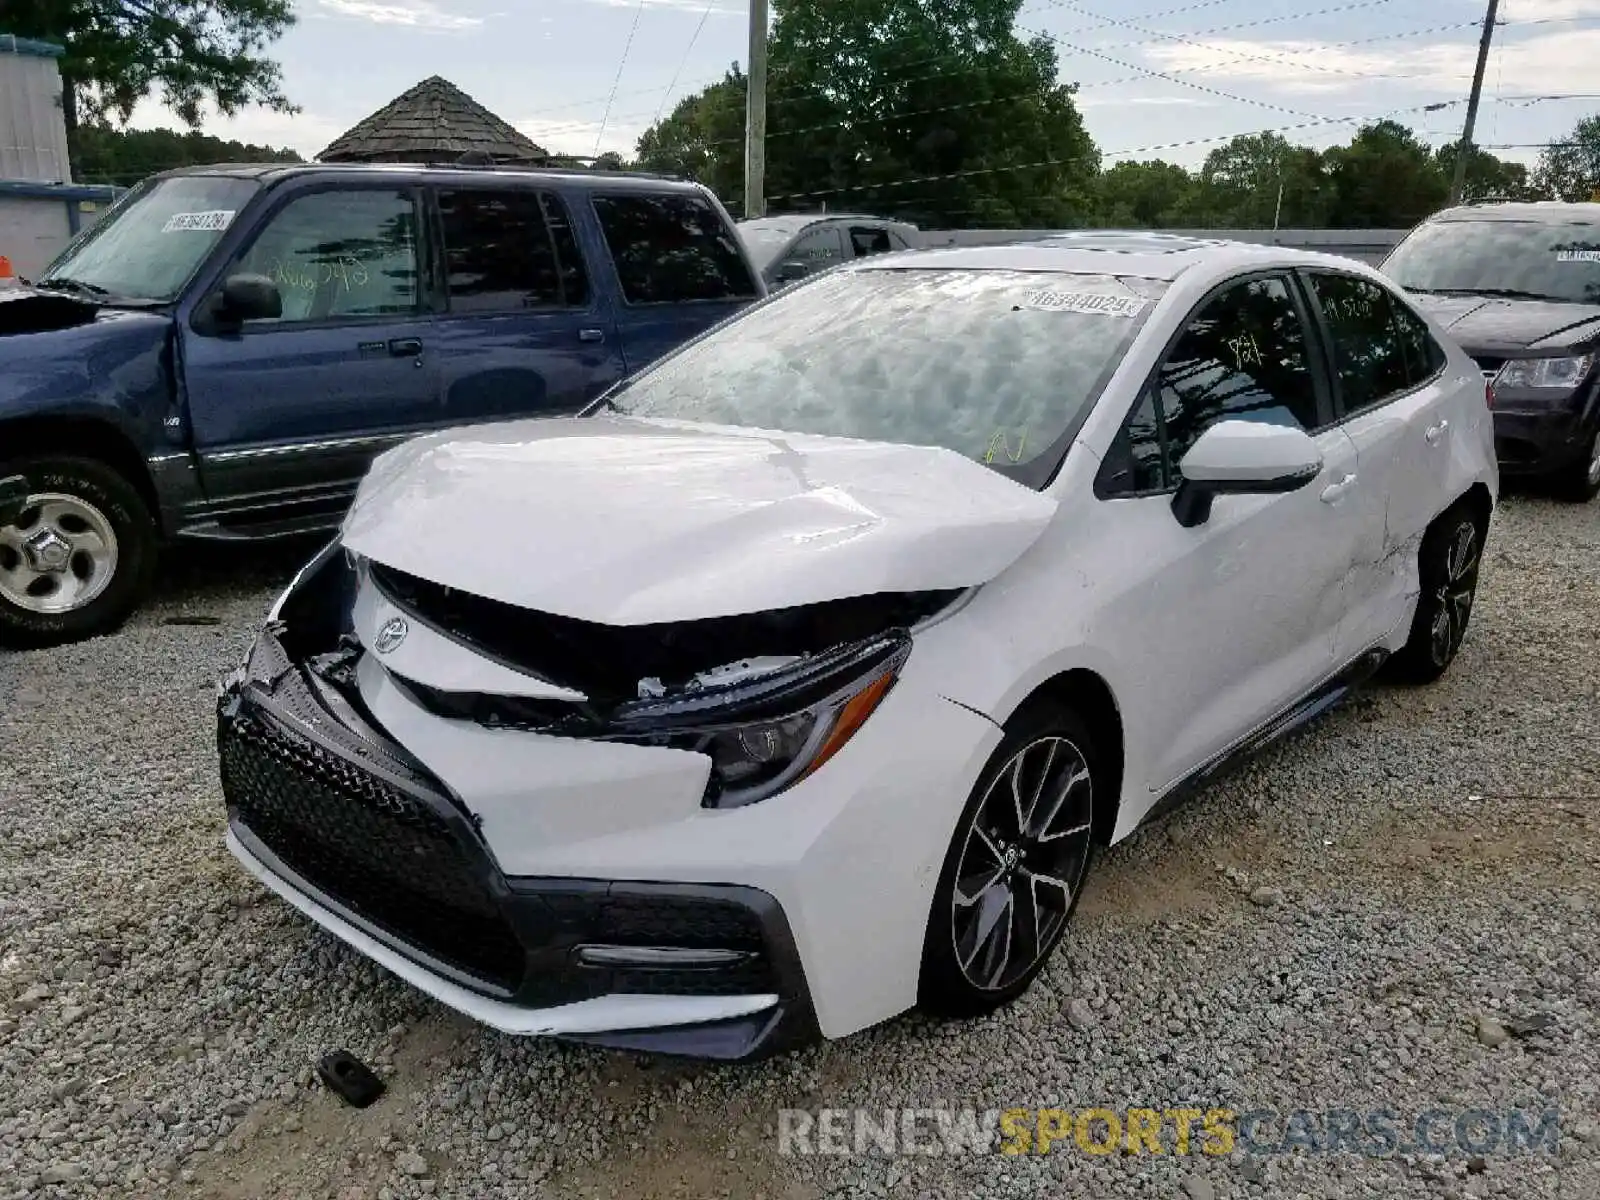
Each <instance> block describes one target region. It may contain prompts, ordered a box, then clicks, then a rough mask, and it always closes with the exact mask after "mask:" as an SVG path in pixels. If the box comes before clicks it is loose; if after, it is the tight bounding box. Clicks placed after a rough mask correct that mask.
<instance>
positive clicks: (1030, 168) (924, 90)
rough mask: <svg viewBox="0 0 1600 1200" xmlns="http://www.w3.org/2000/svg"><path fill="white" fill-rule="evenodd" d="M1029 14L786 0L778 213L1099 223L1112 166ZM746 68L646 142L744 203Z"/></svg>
mask: <svg viewBox="0 0 1600 1200" xmlns="http://www.w3.org/2000/svg"><path fill="white" fill-rule="evenodd" d="M1020 7H1021V0H952V2H950V3H946V4H943V5H939V6H933V5H928V4H926V3H923V2H922V0H807V2H806V3H801V2H799V0H777V3H776V5H775V20H774V25H773V31H772V40H771V45H770V49H769V64H768V92H769V96H768V106H767V146H766V153H767V171H766V192H767V196H768V197H769V208H770V210H771V211H774V212H778V211H786V210H815V209H818V208H821V207H823V206H824V205H826V206H827V207H828V208H830V209H854V210H857V211H861V210H867V211H874V212H882V213H885V214H887V215H895V216H900V217H904V218H906V219H909V220H913V221H917V222H919V223H921V224H924V225H944V226H952V225H991V226H993V225H998V226H1025V225H1034V226H1057V225H1069V224H1082V223H1083V222H1084V221H1085V220H1086V218H1087V216H1088V212H1089V207H1090V202H1091V196H1090V190H1091V187H1092V184H1093V179H1094V176H1095V174H1096V172H1097V170H1098V155H1097V154H1096V151H1095V149H1094V144H1093V142H1092V141H1091V139H1090V138H1089V135H1088V133H1087V132H1086V131H1085V130H1084V128H1083V122H1082V120H1081V119H1080V117H1079V115H1078V112H1077V108H1076V106H1075V105H1074V103H1073V100H1072V90H1073V89H1072V87H1071V86H1070V85H1064V84H1062V83H1060V82H1059V81H1058V79H1057V67H1056V57H1055V50H1054V46H1053V43H1051V42H1050V41H1049V40H1048V39H1045V38H1038V39H1035V40H1033V41H1028V42H1024V41H1022V40H1020V39H1019V38H1018V37H1017V36H1016V34H1015V33H1014V31H1013V26H1014V23H1015V19H1016V15H1017V12H1018V10H1019V8H1020ZM744 94H745V83H744V79H743V77H742V75H740V74H739V72H738V71H737V70H734V71H730V72H729V73H728V75H727V77H726V78H725V79H723V80H722V81H720V82H718V83H716V84H713V85H712V86H711V87H710V88H707V89H706V90H705V91H704V92H701V93H700V94H699V95H698V96H693V97H690V98H688V99H687V100H685V101H683V102H682V103H680V104H679V105H678V107H677V108H676V109H675V110H674V111H673V113H672V114H671V115H670V116H669V117H667V118H666V119H665V120H664V121H662V122H661V123H660V124H659V125H658V126H656V127H654V128H652V129H651V130H649V131H648V132H647V133H646V134H645V136H644V137H643V138H641V139H640V142H639V159H640V164H641V165H642V166H646V167H649V168H651V169H658V170H660V169H674V170H685V171H686V173H689V174H692V175H694V176H695V177H696V178H699V179H701V180H702V181H703V182H705V183H707V184H709V185H710V186H712V187H713V188H715V189H716V190H717V191H718V192H719V193H720V194H721V195H722V196H723V197H724V198H725V199H726V200H728V201H729V202H730V204H731V203H734V202H738V201H742V192H743V178H742V177H743V172H744V166H743V126H744Z"/></svg>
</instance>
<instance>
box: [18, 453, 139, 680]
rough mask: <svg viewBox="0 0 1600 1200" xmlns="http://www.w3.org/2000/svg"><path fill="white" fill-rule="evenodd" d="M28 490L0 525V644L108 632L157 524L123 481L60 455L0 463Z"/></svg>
mask: <svg viewBox="0 0 1600 1200" xmlns="http://www.w3.org/2000/svg"><path fill="white" fill-rule="evenodd" d="M13 475H21V476H23V477H24V478H25V479H26V480H27V481H28V497H27V499H26V500H25V501H24V502H23V506H22V509H21V511H20V512H19V513H17V514H16V515H15V516H13V517H9V518H8V519H9V521H10V523H9V524H7V525H3V526H0V645H7V646H12V647H16V648H20V649H31V648H37V647H41V646H50V645H55V644H58V643H61V642H71V641H77V640H79V639H81V638H86V637H93V636H95V635H96V634H102V633H109V632H111V631H112V630H114V629H116V628H117V627H118V626H119V625H121V624H122V622H123V621H125V620H126V619H127V617H128V614H129V613H131V612H132V611H133V610H134V608H136V607H137V606H138V604H139V601H140V599H142V597H143V595H144V593H145V591H146V589H147V588H148V586H149V582H150V578H151V575H152V573H153V571H154V567H155V558H156V530H155V522H154V521H153V520H152V519H151V517H150V513H149V510H148V509H146V507H145V505H144V501H143V500H142V499H141V498H140V496H139V493H138V492H137V491H136V490H134V487H133V485H132V484H130V483H129V482H128V481H127V480H126V479H124V478H123V477H122V476H121V475H120V474H118V473H117V472H116V471H114V470H112V469H111V468H110V467H108V466H106V465H105V464H104V463H100V462H96V461H95V460H93V459H86V458H72V457H66V456H54V455H50V456H39V457H33V458H25V459H14V460H11V461H8V462H0V479H3V478H7V477H9V476H13Z"/></svg>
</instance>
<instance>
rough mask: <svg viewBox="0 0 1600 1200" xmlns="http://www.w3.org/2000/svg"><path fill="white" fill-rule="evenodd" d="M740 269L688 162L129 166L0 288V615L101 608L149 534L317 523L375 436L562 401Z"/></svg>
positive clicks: (387, 440) (677, 338) (746, 287)
mask: <svg viewBox="0 0 1600 1200" xmlns="http://www.w3.org/2000/svg"><path fill="white" fill-rule="evenodd" d="M764 294H765V288H764V285H763V284H762V282H761V279H760V276H759V274H758V273H757V272H755V271H753V270H752V269H751V266H750V262H749V260H748V258H747V256H746V254H745V251H744V249H743V246H742V243H741V242H740V240H739V238H738V236H737V235H736V233H735V232H734V227H733V224H732V222H731V221H730V219H729V217H728V214H727V213H726V212H725V211H724V210H723V208H722V205H721V204H719V203H718V201H717V199H716V197H715V196H713V195H712V194H711V193H710V192H709V191H707V190H706V189H705V188H703V187H701V186H699V185H697V184H692V183H685V182H681V181H675V180H667V179H659V178H653V177H645V176H637V175H608V174H605V173H596V172H590V171H509V170H480V169H472V168H437V167H414V166H380V167H365V166H362V167H357V166H321V165H317V166H300V165H292V166H291V165H283V164H278V165H274V166H264V167H252V166H220V167H205V168H197V169H189V170H184V171H177V172H172V173H169V174H165V175H159V176H156V177H154V178H152V179H149V180H147V181H145V182H144V183H142V184H140V185H139V187H137V188H136V189H134V190H133V191H132V192H130V193H129V194H128V195H127V196H126V197H125V198H124V199H123V200H121V201H120V202H119V203H118V204H117V205H116V207H115V208H114V209H113V210H112V211H111V212H110V213H109V214H107V216H106V217H105V218H104V220H102V221H101V222H100V223H99V224H98V225H96V226H94V227H93V228H92V229H90V230H89V231H87V233H85V234H84V235H83V236H82V237H80V238H79V239H78V240H76V241H75V242H74V243H73V244H72V245H71V246H69V247H68V248H67V249H66V251H65V252H63V253H62V255H61V257H60V258H58V259H57V260H56V261H55V262H54V263H53V264H51V266H50V267H49V269H48V270H47V271H46V272H45V273H44V275H43V277H42V278H40V279H39V280H38V281H36V282H34V283H32V284H31V285H29V286H27V287H24V288H21V289H13V290H9V291H4V292H0V643H4V644H9V645H13V646H39V645H46V644H50V643H54V642H62V641H70V640H73V639H76V638H80V637H86V636H89V635H92V634H96V633H103V632H106V631H108V630H110V629H113V628H115V627H116V626H117V625H118V624H119V623H120V622H121V621H122V620H123V619H124V618H125V617H126V616H127V615H128V614H129V613H130V612H132V611H133V610H134V608H135V607H136V606H137V605H138V603H139V600H140V597H141V595H142V593H143V591H144V589H145V587H146V584H147V582H148V580H149V579H150V577H151V573H152V570H153V567H154V563H155V558H156V552H157V548H158V546H159V545H160V543H161V542H162V541H163V540H168V539H172V538H180V537H181V538H198V539H207V538H209V539H226V540H238V539H253V538H267V537H278V536H284V535H289V534H296V533H301V532H306V531H312V530H317V529H326V528H331V527H333V526H335V525H336V524H337V523H338V521H339V519H340V518H341V516H342V515H343V513H344V511H345V508H346V507H347V505H348V503H349V501H350V499H351V497H352V496H353V494H354V491H355V487H356V484H357V483H358V481H359V480H360V478H361V476H362V474H363V473H364V472H365V470H366V468H367V465H368V463H369V462H370V461H371V459H372V457H373V456H374V455H375V454H376V453H378V452H380V451H382V450H384V449H387V448H388V447H389V446H392V445H394V444H395V443H396V442H399V441H401V440H402V439H404V438H407V437H409V436H411V435H413V434H417V433H420V432H423V431H426V430H430V429H437V428H440V427H443V426H453V425H463V424H469V423H472V422H477V421H486V420H495V419H500V418H506V417H512V416H531V415H558V414H567V413H575V412H577V411H578V410H579V409H581V408H583V407H584V405H586V404H587V403H588V402H590V401H591V400H593V399H594V398H595V397H596V396H598V395H599V394H600V393H601V392H602V391H604V390H605V389H606V388H608V387H610V386H611V385H612V384H613V383H615V382H616V381H617V380H618V379H621V378H623V377H624V376H626V375H629V374H631V373H633V372H635V371H637V370H638V369H639V368H640V367H642V366H644V365H645V364H647V363H649V362H650V361H652V360H653V359H655V358H657V357H659V356H660V355H662V354H663V353H665V352H666V351H668V350H671V349H673V348H675V347H676V346H678V345H680V344H682V343H683V342H685V341H687V340H688V339H690V338H692V337H694V336H695V335H697V334H699V333H701V332H702V331H704V330H705V329H707V328H708V327H710V326H711V325H713V324H715V323H717V322H719V321H721V320H722V319H723V318H725V317H727V316H729V315H731V314H732V313H734V312H735V311H737V310H738V309H740V308H742V307H744V306H745V305H747V304H749V303H751V302H752V301H755V300H757V299H759V298H761V297H762V296H763V295H764ZM485 519H486V520H491V519H497V518H496V516H495V515H493V514H485ZM500 519H503V515H502V518H500Z"/></svg>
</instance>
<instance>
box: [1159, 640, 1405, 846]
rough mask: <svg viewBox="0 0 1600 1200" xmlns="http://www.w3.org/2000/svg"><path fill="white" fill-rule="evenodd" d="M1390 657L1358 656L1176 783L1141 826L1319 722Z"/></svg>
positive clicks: (1378, 653)
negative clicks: (1274, 743)
mask: <svg viewBox="0 0 1600 1200" xmlns="http://www.w3.org/2000/svg"><path fill="white" fill-rule="evenodd" d="M1388 657H1389V652H1388V651H1387V650H1384V649H1382V648H1381V647H1374V648H1373V649H1371V650H1368V651H1366V652H1365V653H1363V654H1361V655H1358V656H1357V657H1356V658H1355V659H1354V660H1353V661H1351V662H1350V663H1348V664H1347V665H1346V666H1344V667H1343V668H1341V669H1340V670H1339V671H1337V672H1335V673H1334V674H1333V675H1332V676H1330V677H1329V678H1327V679H1326V680H1324V681H1323V682H1322V683H1320V684H1318V685H1317V686H1316V687H1314V688H1313V689H1311V691H1310V692H1308V693H1306V695H1305V696H1303V697H1302V698H1301V699H1299V700H1297V701H1295V702H1294V703H1293V704H1291V705H1289V706H1288V707H1287V708H1285V709H1283V710H1282V711H1281V712H1279V713H1278V714H1277V715H1276V716H1274V717H1271V718H1269V719H1268V720H1267V721H1266V722H1264V723H1263V724H1261V725H1259V726H1257V727H1256V728H1255V729H1254V730H1253V731H1252V732H1251V733H1249V734H1247V735H1246V736H1245V737H1244V739H1243V740H1241V741H1240V742H1238V743H1237V744H1236V745H1234V746H1232V747H1230V748H1229V749H1227V750H1224V751H1223V752H1222V753H1221V754H1218V755H1216V756H1215V757H1214V758H1212V759H1211V760H1210V761H1209V762H1206V763H1203V764H1201V765H1200V766H1199V767H1197V768H1195V770H1194V771H1192V772H1190V773H1189V774H1188V775H1186V776H1184V777H1183V778H1182V779H1180V780H1179V781H1178V782H1177V783H1175V784H1173V785H1172V787H1170V788H1168V789H1167V791H1166V792H1164V793H1163V794H1162V796H1161V798H1160V799H1159V800H1157V801H1156V803H1155V805H1154V807H1152V808H1151V809H1150V811H1149V812H1148V813H1146V814H1145V816H1144V819H1143V820H1142V821H1141V822H1140V824H1141V825H1148V824H1150V823H1151V822H1153V821H1157V820H1160V819H1161V818H1162V817H1164V816H1166V815H1167V814H1168V813H1170V812H1172V811H1173V810H1174V809H1176V808H1177V807H1179V806H1180V805H1181V804H1183V803H1185V802H1186V801H1188V800H1190V799H1192V798H1193V797H1194V796H1195V795H1196V794H1197V793H1199V792H1201V791H1204V790H1205V789H1206V788H1207V787H1209V786H1210V785H1211V784H1213V783H1216V782H1217V781H1218V780H1219V779H1223V778H1225V777H1226V776H1227V775H1229V774H1231V773H1232V772H1233V771H1235V770H1237V769H1238V768H1239V767H1241V766H1243V765H1244V764H1245V763H1246V762H1248V761H1249V760H1250V759H1251V758H1253V757H1255V756H1256V755H1257V754H1259V753H1260V752H1261V751H1262V750H1264V749H1266V748H1267V747H1268V746H1269V745H1271V744H1272V743H1273V742H1276V741H1277V740H1279V739H1280V738H1282V737H1285V736H1287V735H1288V734H1290V733H1293V732H1294V731H1295V730H1296V729H1300V728H1302V727H1303V726H1305V725H1308V724H1310V723H1311V722H1312V721H1314V720H1316V718H1318V717H1320V716H1321V715H1322V714H1323V713H1325V712H1327V711H1328V710H1329V709H1331V708H1333V707H1335V706H1336V705H1338V704H1339V703H1340V702H1341V701H1343V700H1344V699H1345V698H1346V697H1348V696H1349V695H1350V693H1351V692H1353V691H1355V689H1356V688H1358V687H1360V686H1361V684H1363V683H1365V682H1366V681H1367V680H1368V679H1370V678H1372V676H1373V675H1374V674H1376V673H1377V671H1378V669H1379V668H1380V667H1382V666H1383V664H1384V661H1385V660H1386V659H1387V658H1388Z"/></svg>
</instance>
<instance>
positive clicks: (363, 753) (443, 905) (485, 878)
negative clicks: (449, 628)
mask: <svg viewBox="0 0 1600 1200" xmlns="http://www.w3.org/2000/svg"><path fill="white" fill-rule="evenodd" d="M360 653H361V651H360V650H359V649H358V648H356V647H353V646H346V647H345V648H344V649H343V650H341V651H340V652H337V653H332V654H325V655H320V656H315V657H311V658H308V659H306V660H305V661H302V662H298V663H297V662H295V661H293V658H292V656H291V655H290V653H289V652H288V651H287V650H286V649H285V647H284V645H283V643H282V641H281V640H280V637H279V630H278V629H276V628H275V627H273V626H269V627H268V628H267V629H266V630H265V631H264V632H263V633H262V635H261V636H260V638H259V639H258V641H257V643H256V645H255V647H254V648H253V650H252V652H251V655H250V659H249V661H248V663H247V664H246V665H245V666H244V667H242V668H241V669H240V670H239V671H237V672H235V673H234V674H233V675H231V676H230V677H229V678H228V679H227V680H225V681H224V683H223V685H222V688H221V691H220V696H219V701H218V728H217V738H218V747H219V751H220V755H221V767H222V783H223V791H224V795H225V796H226V799H227V805H228V826H229V828H228V846H229V849H230V850H231V851H232V852H233V853H234V854H235V855H236V856H237V857H238V858H239V859H240V861H241V862H242V863H243V864H244V866H245V867H246V868H247V869H248V870H249V871H250V872H251V873H252V874H253V875H255V876H256V877H257V878H258V879H260V880H261V881H262V882H263V883H265V884H266V885H267V886H268V887H269V888H271V889H272V890H273V891H274V892H276V893H278V894H279V895H280V896H282V897H283V898H284V899H286V900H288V901H289V902H290V903H291V904H293V905H294V906H295V907H296V908H298V909H299V910H300V911H301V912H303V913H304V914H305V915H307V916H309V917H310V918H311V919H312V920H314V921H316V922H317V923H318V924H319V925H321V926H322V927H323V928H324V929H326V930H328V931H329V932H331V933H333V934H334V935H335V936H337V937H339V938H340V939H342V940H343V941H345V942H346V943H348V944H349V945H351V946H352V947H353V948H355V949H356V950H358V951H360V952H361V953H363V954H365V955H367V956H369V957H371V958H373V959H374V960H376V961H377V962H378V963H380V964H381V965H383V966H384V967H386V968H388V969H389V970H390V971H392V972H393V973H395V974H396V975H399V976H400V977H401V978H402V979H405V980H406V981H407V982H409V983H411V984H413V985H414V986H416V987H418V988H419V989H421V990H422V991H424V992H426V993H428V994H429V995H431V996H433V997H434V998H435V999H437V1000H439V1001H440V1002H442V1003H444V1004H446V1005H448V1006H449V1007H451V1008H454V1009H457V1010H458V1011H461V1012H463V1013H465V1014H467V1015H469V1016H471V1017H473V1018H474V1019H476V1020H478V1021H481V1022H483V1023H484V1024H487V1025H490V1026H492V1027H494V1028H496V1029H500V1030H502V1031H504V1032H507V1033H514V1034H532V1035H547V1036H553V1037H559V1038H563V1039H568V1040H573V1041H583V1042H591V1043H594V1044H598V1045H603V1046H610V1047H616V1048H624V1049H637V1050H651V1051H658V1052H661V1053H669V1054H672V1053H681V1054H688V1055H693V1056H696V1057H703V1058H721V1059H748V1058H756V1057H761V1056H763V1055H765V1054H769V1053H772V1052H776V1051H779V1050H782V1049H785V1048H787V1047H790V1046H793V1045H797V1044H803V1043H805V1042H807V1041H810V1040H812V1039H814V1038H815V1037H816V1036H817V1022H816V1018H815V1015H814V1011H813V1007H812V1003H811V998H810V994H809V992H808V989H807V986H806V980H805V973H804V970H803V968H802V966H801V960H800V955H799V953H798V951H797V949H796V946H795V940H794V937H793V935H792V933H791V931H790V927H789V922H788V920H787V917H786V914H785V913H784V911H783V908H782V906H781V905H780V904H779V903H778V901H777V900H775V899H774V898H773V897H772V896H771V895H769V894H767V893H766V892H763V891H761V890H760V889H758V888H752V887H748V886H740V885H731V884H715V883H706V884H699V883H685V882H668V883H658V882H648V881H631V880H629V881H624V880H609V879H572V878H530V877H518V876H511V875H507V874H506V873H505V872H503V871H502V870H501V869H500V867H499V865H498V864H497V863H496V861H495V858H494V855H493V854H492V852H491V851H490V849H489V847H488V845H487V844H486V842H485V841H484V839H483V837H482V836H481V833H480V830H479V828H478V822H477V820H476V819H475V818H474V817H473V816H472V815H471V813H470V812H469V810H468V809H467V807H466V806H465V805H464V804H463V803H462V802H461V801H460V799H459V798H458V797H456V796H455V795H453V794H452V792H451V791H450V789H449V788H448V787H447V786H446V785H444V784H443V783H442V782H441V781H440V780H439V779H438V778H437V777H436V776H434V775H433V774H431V773H430V772H429V771H428V770H427V769H426V768H425V767H423V766H422V764H421V763H420V762H418V761H417V760H416V759H415V758H414V757H412V756H411V755H410V754H409V753H408V752H406V751H405V750H404V749H402V748H401V747H400V746H398V745H397V744H395V743H394V742H393V741H392V740H391V739H390V738H388V737H387V735H386V734H384V732H383V731H382V730H381V729H380V728H379V727H378V726H377V724H376V723H375V722H374V721H372V720H371V718H370V715H369V714H367V713H366V712H364V711H363V708H362V705H361V702H360V699H359V693H358V691H357V689H356V688H355V687H354V686H353V660H354V659H356V658H358V657H359V655H360Z"/></svg>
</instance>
